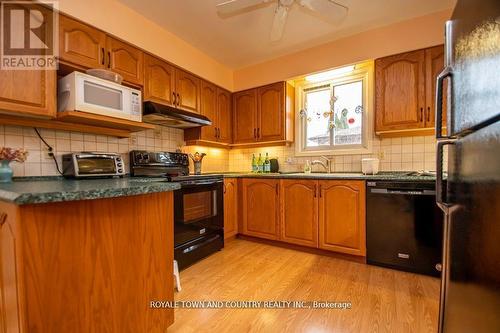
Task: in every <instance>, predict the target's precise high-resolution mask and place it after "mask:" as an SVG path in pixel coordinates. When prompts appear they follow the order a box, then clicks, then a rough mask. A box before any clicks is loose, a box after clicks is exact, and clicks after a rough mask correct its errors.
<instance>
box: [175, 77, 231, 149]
mask: <svg viewBox="0 0 500 333" xmlns="http://www.w3.org/2000/svg"><path fill="white" fill-rule="evenodd" d="M200 95H201V96H200V105H201V106H200V107H201V109H200V113H201V114H202V115H204V116H206V117H207V118H208V119H210V120H211V121H212V125H210V126H203V127H196V128H189V129H186V130H184V138H185V140H186V144H187V145H193V144H194V145H196V144H203V145H210V146H216V147H224V148H227V147H228V146H229V144H230V143H231V141H232V135H231V131H232V128H231V124H232V121H231V93H230V92H229V91H227V90H224V89H222V88H219V87H217V86H215V85H214V84H212V83H209V82H207V81H204V80H201V94H200Z"/></svg>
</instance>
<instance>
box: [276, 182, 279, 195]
mask: <svg viewBox="0 0 500 333" xmlns="http://www.w3.org/2000/svg"><path fill="white" fill-rule="evenodd" d="M275 188H276V195H278V194H279V186H278V184H276V186H275Z"/></svg>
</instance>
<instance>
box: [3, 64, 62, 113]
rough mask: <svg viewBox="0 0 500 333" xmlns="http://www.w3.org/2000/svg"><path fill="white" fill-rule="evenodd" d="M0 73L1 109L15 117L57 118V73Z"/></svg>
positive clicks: (20, 71)
mask: <svg viewBox="0 0 500 333" xmlns="http://www.w3.org/2000/svg"><path fill="white" fill-rule="evenodd" d="M0 72H1V73H0V109H2V110H5V111H11V113H12V114H14V115H16V114H20V115H23V114H24V115H35V116H45V117H50V118H52V117H55V116H56V71H53V70H48V71H38V70H34V71H30V70H13V71H10V70H1V71H0Z"/></svg>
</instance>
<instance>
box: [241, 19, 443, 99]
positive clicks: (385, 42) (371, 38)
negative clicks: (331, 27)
mask: <svg viewBox="0 0 500 333" xmlns="http://www.w3.org/2000/svg"><path fill="white" fill-rule="evenodd" d="M450 16H451V9H450V10H447V11H442V12H437V13H433V14H430V15H427V16H422V17H418V18H415V19H411V20H407V21H403V22H399V23H395V24H392V25H388V26H385V27H381V28H377V29H373V30H369V31H365V32H362V33H359V34H356V35H352V36H349V37H346V38H342V39H338V40H336V41H333V42H330V43H327V44H323V45H320V46H317V47H314V48H310V49H307V50H304V51H300V52H297V53H293V54H290V55H286V56H283V57H280V58H276V59H273V60H270V61H267V62H263V63H260V64H257V65H253V66H249V67H246V68H242V69H239V70H236V71H235V72H234V90H235V91H239V90H243V89H247V88H252V87H256V86H259V85H263V84H267V83H272V82H276V81H281V80H287V79H291V78H295V77H298V76H302V75H307V74H310V73H314V72H318V71H322V70H326V69H330V68H334V67H338V66H343V65H347V64H351V63H355V62H360V61H364V60H368V59H375V58H380V57H383V56H387V55H391V54H396V53H400V52H405V51H410V50H415V49H419V48H424V47H428V46H434V45H438V44H442V43H443V42H444V22H445V21H446V20H447V19H448V18H449V17H450Z"/></svg>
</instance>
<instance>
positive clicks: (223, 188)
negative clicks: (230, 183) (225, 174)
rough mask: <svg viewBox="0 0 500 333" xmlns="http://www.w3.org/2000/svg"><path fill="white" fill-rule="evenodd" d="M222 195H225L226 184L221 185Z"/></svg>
mask: <svg viewBox="0 0 500 333" xmlns="http://www.w3.org/2000/svg"><path fill="white" fill-rule="evenodd" d="M222 193H224V194H226V184H222Z"/></svg>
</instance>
